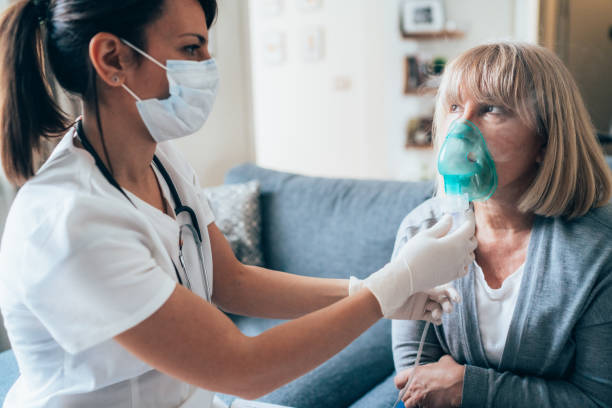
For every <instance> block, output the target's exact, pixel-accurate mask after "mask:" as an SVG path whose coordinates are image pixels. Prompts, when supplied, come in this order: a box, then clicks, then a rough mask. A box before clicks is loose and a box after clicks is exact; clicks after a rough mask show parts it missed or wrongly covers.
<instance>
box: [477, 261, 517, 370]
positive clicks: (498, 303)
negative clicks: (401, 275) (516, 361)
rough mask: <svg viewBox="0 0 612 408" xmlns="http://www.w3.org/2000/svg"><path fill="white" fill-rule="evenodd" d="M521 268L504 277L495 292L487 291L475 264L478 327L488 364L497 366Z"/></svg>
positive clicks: (480, 271)
mask: <svg viewBox="0 0 612 408" xmlns="http://www.w3.org/2000/svg"><path fill="white" fill-rule="evenodd" d="M523 269H524V265H521V266H520V267H519V268H518V269H517V270H516V272H514V273H513V274H512V275H510V276H508V277H507V278H506V279H505V280H504V281H503V282H502V285H501V287H500V288H499V289H491V288H490V287H489V285H488V284H487V281H486V280H485V277H484V274H483V272H482V269H481V268H480V266H478V264H476V263H475V277H476V278H475V279H474V281H475V283H474V286H475V292H476V308H477V311H478V328H479V329H480V337H481V340H482V345H483V346H484V350H485V354H486V356H487V360H489V364H491V365H492V366H493V367H496V366H498V365H499V362H500V361H501V357H502V354H503V352H504V347H505V345H506V337H507V336H508V329H509V328H510V322H511V321H512V315H513V314H514V307H515V306H516V299H517V298H518V295H519V290H520V288H521V279H522V276H523Z"/></svg>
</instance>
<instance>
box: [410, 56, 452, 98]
mask: <svg viewBox="0 0 612 408" xmlns="http://www.w3.org/2000/svg"><path fill="white" fill-rule="evenodd" d="M445 65H446V58H444V57H435V58H433V59H431V60H429V59H422V58H419V57H417V56H415V55H409V56H407V57H406V58H405V59H404V94H406V95H412V94H423V93H428V92H430V91H435V89H436V88H437V85H436V82H437V81H436V79H437V78H438V77H439V76H440V75H441V74H442V72H443V71H444V66H445Z"/></svg>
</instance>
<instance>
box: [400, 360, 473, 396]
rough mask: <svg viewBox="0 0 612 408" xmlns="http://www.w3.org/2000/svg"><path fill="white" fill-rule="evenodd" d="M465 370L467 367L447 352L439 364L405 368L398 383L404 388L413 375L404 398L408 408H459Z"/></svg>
mask: <svg viewBox="0 0 612 408" xmlns="http://www.w3.org/2000/svg"><path fill="white" fill-rule="evenodd" d="M464 373H465V366H463V365H461V364H457V363H456V362H455V360H453V358H452V357H451V356H449V355H445V356H443V357H442V358H440V360H439V361H438V362H437V363H432V364H426V365H423V366H420V367H417V368H416V369H413V368H409V369H407V370H404V371H402V372H401V373H399V374H398V375H397V376H395V386H396V387H397V388H398V389H400V390H401V389H403V388H404V386H405V385H406V382H407V381H408V380H409V379H410V377H412V382H411V383H410V385H409V386H408V389H407V390H406V392H405V393H404V395H403V397H402V401H404V405H406V407H426V408H447V407H459V406H460V405H461V398H462V396H463V375H464Z"/></svg>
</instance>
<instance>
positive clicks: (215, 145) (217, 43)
mask: <svg viewBox="0 0 612 408" xmlns="http://www.w3.org/2000/svg"><path fill="white" fill-rule="evenodd" d="M245 6H246V2H245V1H244V0H222V1H219V17H218V20H217V23H216V24H215V25H214V26H213V30H212V31H211V40H210V42H211V47H212V50H211V51H212V52H213V54H214V55H213V56H214V58H215V59H216V60H217V64H218V66H219V72H220V74H221V82H220V85H219V93H218V96H217V100H216V102H215V106H214V109H213V112H212V113H211V115H210V117H209V119H208V121H207V122H206V125H205V126H204V128H203V129H202V130H201V131H200V132H198V133H197V134H195V135H192V136H189V137H186V138H183V139H180V140H178V141H177V142H176V144H177V146H178V147H179V149H180V150H181V151H182V152H183V154H184V155H185V157H186V159H187V160H188V161H189V162H190V163H191V165H192V166H193V167H194V169H195V170H196V172H197V173H198V175H199V177H200V183H201V184H202V185H203V186H212V185H218V184H221V183H222V182H223V177H224V175H225V173H226V172H227V170H229V169H230V168H231V167H233V166H235V165H237V164H240V163H244V162H247V161H251V162H253V161H254V160H255V156H254V149H253V142H252V140H253V137H252V129H251V123H252V117H251V111H252V108H251V105H250V103H251V102H250V99H251V97H250V74H249V65H250V62H249V48H248V47H249V43H248V41H247V39H248V23H249V21H248V17H247V8H246V7H245Z"/></svg>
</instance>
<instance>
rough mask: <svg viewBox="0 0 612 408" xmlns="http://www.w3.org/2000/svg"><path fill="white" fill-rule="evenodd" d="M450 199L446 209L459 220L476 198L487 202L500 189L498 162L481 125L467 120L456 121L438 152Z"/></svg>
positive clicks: (446, 202) (445, 203) (439, 170)
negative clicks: (496, 166) (494, 158)
mask: <svg viewBox="0 0 612 408" xmlns="http://www.w3.org/2000/svg"><path fill="white" fill-rule="evenodd" d="M438 172H439V173H440V175H441V176H442V177H443V178H444V191H445V193H446V197H447V199H446V200H445V202H444V208H443V210H444V212H446V213H450V214H452V215H453V218H454V219H455V221H459V220H458V219H456V218H457V217H458V216H460V215H462V214H464V213H465V211H466V210H467V209H468V208H469V203H470V202H472V201H486V200H487V199H489V197H491V196H492V195H493V193H495V190H496V188H497V172H496V171H495V162H494V161H493V158H492V157H491V154H490V153H489V149H488V148H487V144H486V142H485V139H484V137H483V136H482V133H481V132H480V130H479V129H478V127H477V126H476V125H475V124H473V123H472V122H470V121H469V120H466V119H457V120H456V121H454V122H453V123H452V124H451V126H450V129H449V131H448V134H447V135H446V139H445V140H444V144H443V145H442V148H441V149H440V154H439V155H438ZM454 224H455V223H454Z"/></svg>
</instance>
